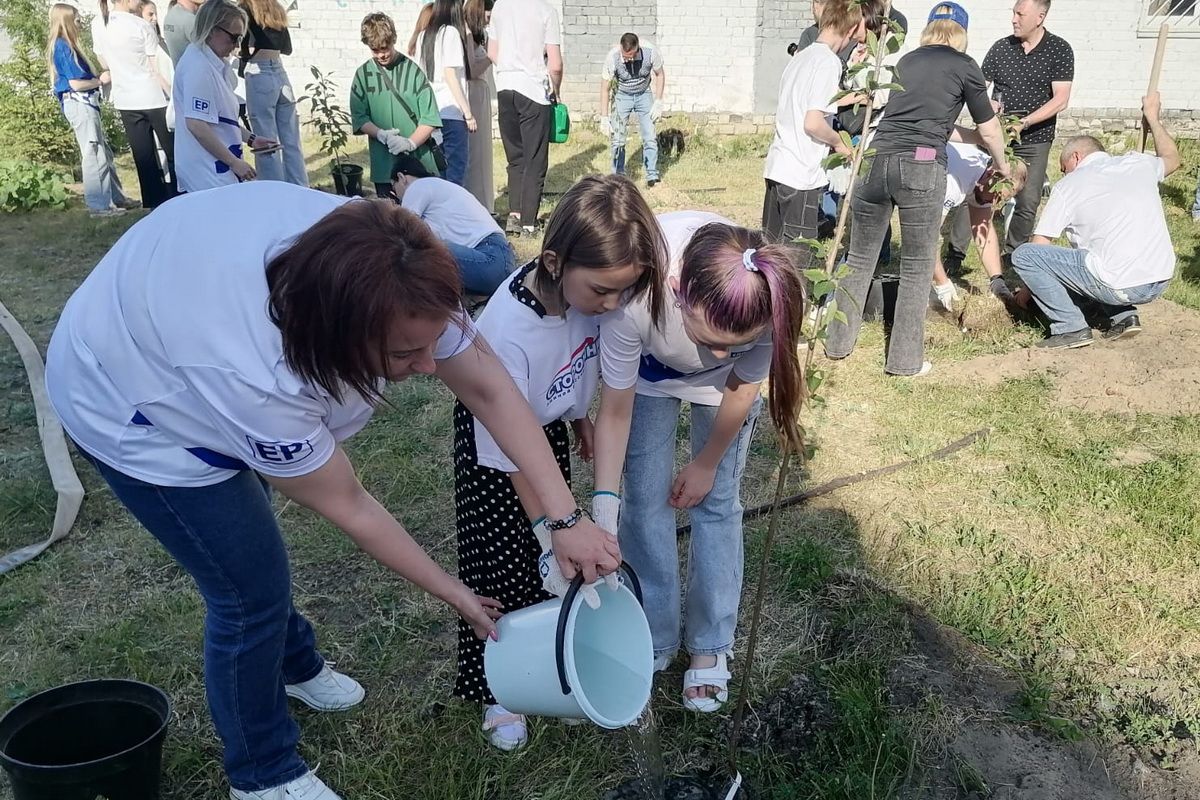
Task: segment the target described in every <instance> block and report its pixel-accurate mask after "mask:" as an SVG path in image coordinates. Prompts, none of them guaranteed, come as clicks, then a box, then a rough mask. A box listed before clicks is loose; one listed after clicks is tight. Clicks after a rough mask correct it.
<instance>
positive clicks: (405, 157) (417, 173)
mask: <svg viewBox="0 0 1200 800" xmlns="http://www.w3.org/2000/svg"><path fill="white" fill-rule="evenodd" d="M401 175H409V176H411V177H413V178H432V177H434V175H433V173H431V172H430V171H429V170H427V169H425V165H424V164H422V163H421V159H419V158H417V157H416V156H414V155H411V154H409V153H401V154H400V155H398V156H396V157H395V158H394V159H392V180H396V179H397V178H399V177H400V176H401Z"/></svg>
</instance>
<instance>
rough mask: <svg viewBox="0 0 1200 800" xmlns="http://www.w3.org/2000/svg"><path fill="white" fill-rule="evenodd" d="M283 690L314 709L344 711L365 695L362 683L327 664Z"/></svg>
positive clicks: (359, 701) (356, 703)
mask: <svg viewBox="0 0 1200 800" xmlns="http://www.w3.org/2000/svg"><path fill="white" fill-rule="evenodd" d="M283 690H284V691H285V692H287V696H288V697H294V698H296V699H297V700H299V701H300V702H302V703H304V705H306V706H308V707H309V708H311V709H314V710H316V711H345V710H346V709H347V708H352V707H354V706H356V705H358V704H359V703H361V702H362V701H363V698H364V697H366V696H367V693H366V691H365V690H364V689H363V687H362V684H360V683H359V682H358V681H356V680H354V679H353V678H351V677H350V676H349V675H343V674H342V673H340V672H334V671H333V670H332V669H331V668H330V666H329V664H326V665H325V666H323V667H321V671H320V673H318V674H317V676H316V677H315V678H310V679H309V680H306V681H305V682H304V683H289V684H288V685H287V686H285V687H283ZM289 796H290V795H289ZM315 796H319V795H315Z"/></svg>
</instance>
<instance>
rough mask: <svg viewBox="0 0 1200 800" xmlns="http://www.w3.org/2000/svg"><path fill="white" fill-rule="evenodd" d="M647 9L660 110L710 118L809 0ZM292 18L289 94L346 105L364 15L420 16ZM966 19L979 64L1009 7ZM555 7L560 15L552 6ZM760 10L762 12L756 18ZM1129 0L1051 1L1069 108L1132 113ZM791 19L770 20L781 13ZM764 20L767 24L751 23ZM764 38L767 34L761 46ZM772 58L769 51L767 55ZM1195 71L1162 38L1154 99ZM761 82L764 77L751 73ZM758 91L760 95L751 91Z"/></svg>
mask: <svg viewBox="0 0 1200 800" xmlns="http://www.w3.org/2000/svg"><path fill="white" fill-rule="evenodd" d="M648 2H655V3H656V8H657V19H658V35H657V43H658V44H659V45H660V46H661V47H662V49H663V53H664V56H665V58H666V60H667V76H668V77H667V81H668V83H667V98H668V107H669V108H670V109H671V110H675V111H713V112H725V113H733V114H748V113H751V112H754V111H757V110H769V109H758V108H755V68H756V66H757V64H756V54H757V59H758V60H759V61H762V60H763V59H764V58H767V57H768V56H767V55H764V54H763V52H764V50H765V49H767V48H778V44H777V43H776V42H777V41H778V37H779V35H780V31H786V30H787V28H788V27H792V28H794V30H795V31H796V33H797V35H798V34H799V31H800V30H802V29H803V28H804V26H805V25H806V24H807V23H808V19H807V10H806V9H807V2H802V3H800V7H802V8H804V9H805V10H804V11H803V13H801V12H800V11H799V10H798V9H797V6H796V5H795V4H793V3H792V2H786V3H783V2H774V3H773V2H763V0H648ZM897 2H898V5H899V8H900V9H901V10H902V11H904V12H905V13H906V14H907V15H908V16H909V19H910V21H911V22H912V28H913V31H912V37H911V39H910V43H909V46H910V47H913V46H916V43H917V38H918V36H919V33H920V29H921V27H922V25H921V23H922V21H923V19H924V14H925V13H926V6H927V5H928V0H922V2H921V4H920V6H915V5H914V4H913V0H897ZM298 3H299V8H298V9H297V10H296V11H294V12H292V14H293V19H294V20H295V21H296V22H297V23H298V24H299V27H298V28H297V29H296V30H294V31H293V40H294V43H295V55H293V56H292V57H291V58H290V59H289V60H288V68H289V72H290V73H291V75H292V80H293V83H295V84H296V88H297V90H300V91H302V88H303V85H304V84H305V83H307V82H308V80H309V72H308V66H309V65H310V64H316V65H317V66H319V67H320V68H321V69H322V70H326V71H332V72H334V76H335V79H336V80H337V82H338V85H339V86H340V87H341V89H342V90H343V93H344V94H345V95H346V96H347V97H348V95H349V83H350V79H351V77H352V76H353V74H354V70H355V69H356V68H357V66H358V65H359V64H360V63H362V62H363V61H364V60H365V59H366V58H368V57H369V54H368V53H367V51H366V48H364V47H363V45H362V43H361V42H360V41H359V35H358V26H359V23H360V22H361V20H362V18H363V16H364V15H365V14H367V13H368V12H371V11H383V12H385V13H387V14H389V15H391V16H392V18H393V19H394V20H395V21H396V27H397V30H398V31H399V34H400V45H401V47H403V45H404V44H406V43H407V41H408V35H409V32H410V31H411V30H412V24H413V22H414V20H415V19H416V15H417V11H418V10H419V8H420V4H419V0H298ZM966 4H967V6H968V9H969V11H970V12H971V46H970V51H969V52H970V53H971V55H972V56H974V57H975V58H976V59H977V60H982V59H983V56H984V54H985V53H986V52H987V49H988V47H990V46H991V44H992V43H993V42H994V41H995V40H996V39H998V38H1000V37H1001V36H1004V35H1007V34H1008V33H1009V32H1010V29H1009V20H1010V17H1011V8H1012V2H1011V0H967V3H966ZM556 5H557V6H558V7H559V8H560V10H561V7H562V3H561V0H557V2H556ZM759 9H763V10H762V11H760V10H759ZM1139 9H1140V3H1139V0H1088V2H1084V0H1056V4H1055V6H1054V8H1053V10H1052V11H1051V13H1050V17H1049V20H1048V22H1049V26H1048V27H1049V28H1050V30H1052V31H1054V32H1055V33H1057V34H1059V35H1060V36H1063V37H1064V38H1066V39H1067V41H1069V42H1070V43H1071V44H1072V46H1073V47H1074V48H1075V56H1076V77H1075V90H1074V93H1073V96H1072V106H1073V107H1075V108H1088V109H1096V110H1103V109H1121V108H1126V109H1127V108H1134V107H1136V106H1137V105H1138V104H1139V101H1140V98H1141V96H1142V94H1143V92H1144V91H1145V87H1146V81H1147V79H1148V77H1149V73H1150V62H1151V59H1152V58H1153V54H1154V39H1153V38H1139V36H1138V33H1137V30H1138V23H1139ZM596 11H597V14H596V17H597V21H596V22H597V25H607V26H616V27H620V26H621V25H622V24H623V23H624V18H623V16H622V15H621V14H618V13H616V9H611V8H610V6H609V5H608V4H606V3H603V2H601V0H597V1H596ZM781 11H784V13H785V14H786V15H787V16H788V17H790V19H787V20H780V19H779V18H778V17H779V15H780V12H781ZM764 13H765V14H766V15H768V16H770V17H771V18H770V19H767V20H760V19H758V17H759V16H761V15H763V14H764ZM768 37H771V38H770V39H768ZM571 50H572V48H571V44H570V40H569V39H568V41H567V43H566V44H565V46H564V58H565V60H566V69H567V74H568V76H570V75H573V74H574V75H578V74H580V73H581V72H582V73H586V74H587V75H588V76H589V79H588V80H586V81H578V82H573V81H568V83H567V86H566V90H565V100H566V102H567V103H568V104H569V105H571V106H572V108H578V109H580V110H583V109H591V108H593V107H594V105H595V102H596V97H595V95H596V88H595V82H594V81H593V80H591V76H594V75H596V74H597V71H598V67H599V65H598V64H592V63H586V64H581V63H577V62H574V61H572V56H571ZM772 52H773V51H772ZM1195 64H1200V38H1191V39H1186V38H1178V39H1176V38H1173V39H1171V40H1170V43H1169V46H1168V52H1167V58H1166V62H1165V66H1164V69H1163V77H1162V86H1161V89H1162V92H1163V98H1164V101H1165V104H1166V106H1167V107H1168V108H1172V109H1200V82H1196V81H1194V80H1191V79H1190V78H1189V74H1190V73H1191V72H1192V71H1193V70H1194V65H1195ZM759 72H760V74H759V76H758V78H759V82H760V89H761V84H762V82H764V81H767V80H768V79H769V78H770V77H771V76H770V75H767V74H765V73H764V71H763V70H761V69H760V71H759ZM760 94H761V92H760Z"/></svg>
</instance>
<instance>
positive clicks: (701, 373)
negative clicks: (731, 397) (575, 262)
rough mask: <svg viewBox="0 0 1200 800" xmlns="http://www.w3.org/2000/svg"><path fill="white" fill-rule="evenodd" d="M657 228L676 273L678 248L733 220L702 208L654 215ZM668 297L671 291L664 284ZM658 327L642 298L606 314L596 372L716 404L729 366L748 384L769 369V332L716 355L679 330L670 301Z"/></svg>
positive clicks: (619, 385) (659, 393)
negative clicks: (711, 226)
mask: <svg viewBox="0 0 1200 800" xmlns="http://www.w3.org/2000/svg"><path fill="white" fill-rule="evenodd" d="M657 219H658V224H659V227H660V228H662V232H663V236H664V237H665V238H666V240H667V248H668V250H669V252H670V265H669V267H668V276H670V277H679V273H680V268H681V266H682V264H681V259H682V257H683V250H684V248H685V247H687V243H688V242H689V241H691V238H692V235H693V234H695V232H696V231H697V230H699V229H700V228H701V227H703V226H704V225H707V224H708V223H710V222H720V223H724V224H726V225H732V224H733V223H731V222H730V221H729V220H727V219H725V218H724V217H720V216H717V215H716V214H710V213H708V212H706V211H676V212H673V213H670V214H659V215H658V217H657ZM666 291H667V296H668V297H670V296H672V291H671V289H670V288H669V287H668V288H667V289H666ZM664 305H665V308H664V309H663V312H664V313H663V321H662V325H661V327H655V326H654V324H653V323H652V322H651V321H650V305H649V300H648V299H647V298H642V299H641V300H639V301H636V302H633V303H630V304H629V305H627V306H625V307H623V308H619V309H617V310H616V311H613V312H611V313H608V314H605V315H604V317H603V318H602V319H601V323H600V371H601V374H603V375H604V382H605V383H606V384H607V385H609V386H611V387H612V388H614V389H628V388H629V387H630V386H633V385H635V384H636V385H637V393H638V394H641V395H647V396H650V397H677V398H679V399H680V400H687V401H688V402H691V403H696V404H697V405H705V406H716V405H720V404H721V396H722V393H723V391H724V389H725V383H726V381H727V380H728V379H729V373H730V372H731V371H732V372H733V373H734V374H736V375H737V376H738V377H739V378H740V379H741V380H743V381H745V382H747V383H758V382H760V381H762V380H764V379H765V378H766V377H767V374H768V373H769V372H770V370H771V335H770V334H769V333H768V334H765V335H764V336H762V337H761V338H760V339H759V340H758V341H756V342H751V343H750V344H747V345H743V346H741V347H737V348H734V349H732V350H731V351H730V352H729V354H728V355H727V356H726V357H725V358H717V357H716V356H715V355H713V353H712V351H711V350H709V349H708V348H707V347H700V346H699V345H697V344H696V343H695V342H693V341H692V340H691V339H689V338H688V336H687V333H686V332H684V329H683V315H682V312H681V311H680V309H678V308H676V307H675V303H674V302H667V303H665V304H664Z"/></svg>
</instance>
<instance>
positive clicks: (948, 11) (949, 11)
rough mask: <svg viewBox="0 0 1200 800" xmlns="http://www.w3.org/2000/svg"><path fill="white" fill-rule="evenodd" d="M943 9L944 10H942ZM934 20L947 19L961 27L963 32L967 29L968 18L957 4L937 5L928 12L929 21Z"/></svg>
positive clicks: (965, 12) (964, 10) (965, 11)
mask: <svg viewBox="0 0 1200 800" xmlns="http://www.w3.org/2000/svg"><path fill="white" fill-rule="evenodd" d="M942 9H944V10H942ZM935 19H948V20H951V21H953V22H957V23H958V24H959V25H962V27H963V30H964V31H965V30H966V29H967V21H968V20H969V19H970V17H969V16H968V15H967V10H966V9H965V8H963V7H962V6H960V5H959V4H958V3H938V4H937V5H936V6H934V7H933V10H931V11H930V12H929V21H930V22H933V21H934V20H935Z"/></svg>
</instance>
